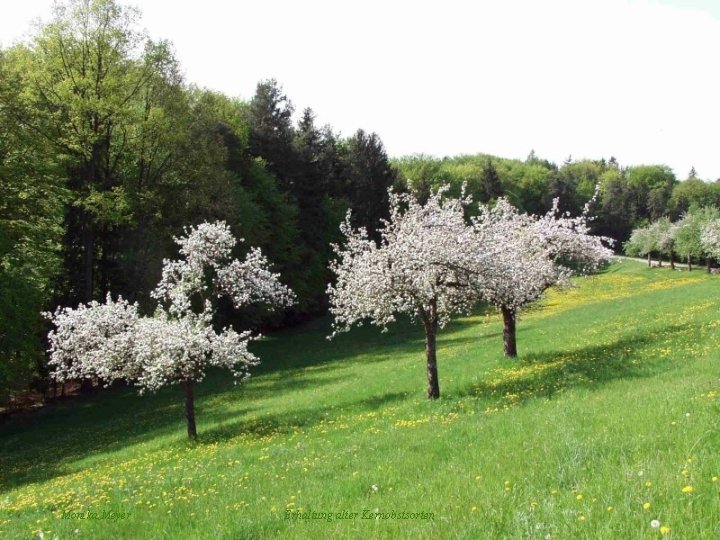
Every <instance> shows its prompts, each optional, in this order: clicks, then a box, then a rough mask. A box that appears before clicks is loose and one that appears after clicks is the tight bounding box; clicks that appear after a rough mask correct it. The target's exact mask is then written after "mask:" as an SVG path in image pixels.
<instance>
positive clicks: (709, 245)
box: [624, 205, 720, 272]
mask: <svg viewBox="0 0 720 540" xmlns="http://www.w3.org/2000/svg"><path fill="white" fill-rule="evenodd" d="M624 247H625V253H626V254H627V255H630V256H642V257H645V256H646V257H647V262H648V266H652V257H653V256H656V257H657V260H658V263H657V264H658V266H662V264H663V257H665V258H667V259H668V264H669V266H670V268H672V269H673V270H674V269H675V262H676V261H678V259H679V260H680V261H683V262H685V263H686V264H687V269H688V270H692V265H693V262H697V263H704V264H705V267H706V268H707V271H708V272H710V271H712V265H713V261H717V260H720V210H719V209H718V207H717V206H702V207H700V206H697V205H693V206H692V207H691V208H690V210H688V211H687V212H685V213H684V214H683V216H682V218H681V219H679V220H677V221H674V222H673V221H671V220H670V219H668V218H666V217H664V218H660V219H658V220H657V221H653V222H652V223H650V224H648V225H644V226H640V227H637V228H636V229H635V230H633V232H632V235H631V236H630V239H629V240H628V241H627V242H625V246H624Z"/></svg>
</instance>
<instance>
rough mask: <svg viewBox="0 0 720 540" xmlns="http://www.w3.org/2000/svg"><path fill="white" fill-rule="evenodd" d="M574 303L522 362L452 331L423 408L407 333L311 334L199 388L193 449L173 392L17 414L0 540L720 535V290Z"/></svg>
mask: <svg viewBox="0 0 720 540" xmlns="http://www.w3.org/2000/svg"><path fill="white" fill-rule="evenodd" d="M577 284H578V287H577V288H575V289H572V290H569V291H564V292H557V291H552V292H551V293H550V294H549V295H548V296H547V298H545V299H544V300H543V301H542V302H541V303H540V304H539V305H538V306H537V307H536V308H535V309H533V310H531V311H529V312H527V313H525V314H524V315H523V316H522V318H521V320H520V321H519V323H518V349H519V355H520V357H519V358H518V359H516V360H508V359H506V358H504V357H503V356H502V325H501V321H500V318H499V316H498V315H497V314H496V313H495V312H487V313H479V314H477V315H476V316H473V317H467V318H461V319H459V320H457V321H455V322H454V323H453V324H452V325H450V326H449V327H447V328H446V329H444V330H443V331H442V332H441V335H440V339H439V341H438V367H439V372H440V388H441V395H442V397H441V398H440V400H438V401H436V402H428V401H427V399H426V398H425V390H426V375H425V360H424V350H423V334H422V329H421V328H420V326H413V325H411V324H409V323H408V322H400V323H397V324H395V325H394V326H393V327H391V328H390V331H389V332H387V333H385V334H382V333H381V332H380V331H379V330H378V329H376V328H374V327H363V328H360V329H357V330H354V331H352V332H350V333H348V334H344V335H342V336H340V337H338V338H336V339H335V340H333V341H331V342H328V341H327V339H326V336H327V335H328V334H329V333H330V330H329V323H330V321H329V320H328V319H323V320H318V321H314V322H312V323H310V324H308V325H306V326H304V327H302V328H298V329H294V330H291V331H286V332H282V333H278V334H276V335H272V336H270V337H268V338H265V339H263V340H262V341H260V342H257V343H256V344H255V345H254V346H253V350H254V352H256V353H257V354H258V355H259V356H260V357H261V359H262V362H263V365H262V366H261V367H259V368H257V369H256V371H255V373H254V376H253V378H252V379H250V380H249V381H248V382H247V383H246V384H244V385H238V386H235V385H234V384H233V381H232V379H231V377H230V376H229V375H228V374H226V373H222V374H221V373H214V374H212V376H210V377H208V378H207V379H206V380H205V381H204V382H203V383H202V384H200V385H198V387H197V395H196V406H197V421H198V432H199V438H198V440H197V441H196V442H189V441H188V440H187V438H186V432H185V421H184V417H183V406H182V391H181V389H180V388H177V387H175V388H169V389H166V390H163V391H161V392H159V393H157V394H154V395H153V394H149V395H145V396H140V397H138V396H137V395H136V393H135V391H134V390H133V389H130V388H116V389H111V390H109V391H108V392H105V393H102V394H100V395H97V396H92V397H90V398H82V399H77V400H75V401H73V402H65V403H62V404H59V405H57V406H50V407H46V408H45V409H44V410H41V411H38V412H35V413H31V414H27V415H23V416H22V417H17V418H15V419H13V420H12V421H11V422H10V423H9V424H8V425H6V426H4V427H2V428H0V458H1V460H0V538H3V539H4V538H8V539H14V538H33V537H38V536H40V534H39V533H42V536H44V538H45V539H51V538H58V539H67V538H86V539H105V538H107V539H144V538H157V539H171V538H172V539H176V538H198V539H202V538H222V539H245V538H250V539H252V538H287V539H307V538H316V539H324V538H414V539H421V538H467V539H483V538H538V539H546V538H552V539H573V540H574V539H581V538H589V539H597V538H607V539H616V538H617V539H625V540H630V539H652V538H662V537H664V538H678V539H679V538H685V539H693V540H695V539H703V538H718V537H720V481H719V480H718V477H719V476H720V400H719V399H718V392H720V354H719V353H718V345H719V344H720V309H719V308H720V294H719V292H720V277H717V276H709V275H707V274H706V273H704V272H703V271H701V270H698V271H693V272H691V273H688V272H680V271H676V272H673V271H670V270H668V269H648V268H646V267H644V266H643V265H642V264H640V263H638V262H635V261H629V260H627V261H624V262H622V263H620V264H615V265H613V266H611V267H610V268H609V269H608V270H607V271H605V272H604V273H602V274H601V275H599V276H596V277H592V278H587V279H580V280H578V281H577ZM88 512H94V513H95V515H94V516H93V518H92V519H88V518H87V513H88ZM312 512H314V513H316V516H315V517H316V519H311V518H312V517H313V516H312V514H310V515H307V514H304V513H312ZM376 512H379V514H376ZM393 512H394V517H393V514H392V513H393ZM403 513H405V514H403ZM353 514H357V515H355V516H353ZM80 516H84V519H80ZM653 520H657V521H658V523H655V525H656V526H657V527H653V525H652V524H651V522H652V521H653Z"/></svg>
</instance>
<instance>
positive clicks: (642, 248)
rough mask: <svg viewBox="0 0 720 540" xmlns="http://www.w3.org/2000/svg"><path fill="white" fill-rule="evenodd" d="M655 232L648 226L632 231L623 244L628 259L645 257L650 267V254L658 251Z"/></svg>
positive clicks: (657, 240) (657, 239)
mask: <svg viewBox="0 0 720 540" xmlns="http://www.w3.org/2000/svg"><path fill="white" fill-rule="evenodd" d="M657 232H658V231H657V230H656V229H655V228H653V227H651V226H650V225H648V226H646V227H637V228H635V229H633V232H632V234H631V235H630V238H629V239H628V241H627V242H625V245H624V248H625V254H626V255H628V256H630V257H636V256H640V257H645V256H647V265H648V266H652V252H653V251H657V250H658V243H659V238H658V234H657Z"/></svg>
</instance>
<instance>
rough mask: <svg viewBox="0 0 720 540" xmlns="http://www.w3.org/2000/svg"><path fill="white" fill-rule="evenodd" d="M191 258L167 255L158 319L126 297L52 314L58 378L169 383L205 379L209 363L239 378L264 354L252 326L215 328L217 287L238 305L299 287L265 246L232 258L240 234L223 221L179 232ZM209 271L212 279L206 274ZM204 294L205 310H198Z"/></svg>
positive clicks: (282, 296) (275, 300)
mask: <svg viewBox="0 0 720 540" xmlns="http://www.w3.org/2000/svg"><path fill="white" fill-rule="evenodd" d="M176 242H177V243H178V244H179V245H180V253H181V254H182V255H184V257H185V259H184V260H181V261H168V260H166V261H165V264H164V268H163V274H162V280H161V282H160V284H159V285H158V287H157V289H156V290H155V291H154V292H153V295H154V296H155V298H157V299H158V300H161V301H165V302H166V303H167V304H168V307H167V309H166V308H164V307H163V306H159V307H158V308H157V310H156V311H155V314H154V316H152V317H142V316H140V314H139V312H138V306H137V304H130V303H128V302H127V301H126V300H123V298H122V297H120V298H118V300H117V301H113V300H112V298H111V296H110V294H108V295H107V298H106V300H105V303H104V304H100V303H98V302H95V301H93V302H90V303H89V304H88V305H80V306H79V307H78V308H76V309H70V308H58V309H57V310H56V311H55V312H54V313H52V314H46V315H47V316H48V317H49V318H51V319H52V322H53V324H54V325H55V327H56V329H55V330H52V331H51V332H50V333H49V334H48V339H49V342H50V349H49V352H50V366H51V368H52V375H53V377H54V378H55V379H56V380H58V381H65V380H68V379H81V378H94V379H99V380H101V381H103V382H104V383H106V384H109V383H110V382H112V381H113V380H116V379H125V380H128V381H131V382H133V383H135V384H136V385H138V386H139V387H140V389H141V391H143V390H156V389H158V388H160V387H162V386H164V385H166V384H171V383H175V382H180V381H186V380H194V381H197V380H201V379H202V378H203V376H204V374H205V370H206V368H207V367H208V366H220V367H226V368H228V369H230V370H232V371H233V373H234V375H235V376H236V377H238V378H239V379H244V378H246V377H247V376H248V372H247V369H248V368H249V367H250V366H253V365H256V364H257V363H258V359H257V358H256V357H255V356H254V355H253V354H252V353H250V352H249V351H248V350H247V344H248V342H249V341H250V340H251V339H253V338H252V336H251V335H250V332H242V333H237V332H235V331H234V330H233V329H231V328H225V329H224V330H223V331H222V332H220V333H219V334H218V333H216V332H215V331H214V329H213V327H212V317H213V309H212V304H211V302H210V300H209V297H210V296H211V293H213V292H214V293H215V294H216V295H217V296H221V295H228V296H229V297H230V298H231V299H232V301H233V303H234V305H235V306H237V307H240V306H243V305H246V304H247V303H249V302H255V301H258V302H266V303H268V304H271V305H275V306H287V305H290V304H291V303H292V302H293V296H294V295H293V293H292V291H290V290H289V289H288V288H287V287H285V286H284V285H282V284H281V283H280V282H279V280H278V275H277V274H273V273H271V272H270V271H269V270H268V269H267V266H268V261H267V259H265V257H264V256H263V255H262V253H261V252H260V250H258V249H252V250H251V251H250V253H249V254H248V255H247V257H246V259H245V261H244V262H242V263H241V262H239V261H237V260H233V261H232V262H230V263H226V262H225V261H227V259H228V257H229V255H230V251H231V250H232V248H233V246H234V245H235V239H234V238H233V236H232V234H231V233H230V229H229V227H227V225H225V224H224V223H221V222H218V223H203V224H202V225H199V226H198V227H196V228H191V229H190V230H188V231H187V236H184V237H181V238H177V239H176ZM208 275H210V276H211V277H210V279H208V277H207V276H208ZM196 295H197V296H199V297H200V298H201V299H202V300H203V302H202V308H201V310H200V311H201V312H200V313H199V314H198V313H195V312H193V310H192V299H193V297H195V296H196Z"/></svg>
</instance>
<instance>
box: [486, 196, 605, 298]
mask: <svg viewBox="0 0 720 540" xmlns="http://www.w3.org/2000/svg"><path fill="white" fill-rule="evenodd" d="M557 205H558V201H557V199H556V200H555V201H554V202H553V207H552V209H551V210H550V211H549V212H548V213H547V214H545V215H544V216H540V217H536V216H531V215H528V214H525V213H521V212H519V211H518V210H517V209H516V208H515V207H513V206H512V205H511V204H510V203H509V202H508V201H507V200H505V199H502V198H501V199H499V200H498V201H497V204H496V205H495V206H494V207H492V208H491V207H489V206H486V205H480V215H479V216H478V217H476V218H474V219H473V225H474V229H475V232H476V234H477V235H478V241H476V242H475V244H474V245H475V246H477V247H478V248H479V249H480V251H479V252H478V253H477V254H476V256H477V258H478V261H480V264H479V265H478V266H477V268H478V270H479V272H480V274H479V278H480V280H479V283H478V286H479V287H481V288H482V290H483V298H484V300H486V301H487V302H489V303H490V304H492V305H493V306H495V307H497V308H506V309H509V310H511V311H513V312H515V311H517V310H519V309H521V308H522V307H524V306H526V305H528V304H529V303H531V302H534V301H535V300H537V299H538V298H539V297H540V296H541V295H542V293H543V292H544V291H545V290H547V289H548V288H549V287H551V286H553V285H568V284H569V281H568V280H569V278H570V277H571V276H573V275H576V274H584V273H588V272H591V271H594V270H596V269H597V268H599V267H600V265H602V264H604V263H605V262H607V261H609V260H610V258H611V256H612V251H611V250H610V249H609V248H607V247H606V246H605V245H604V243H609V242H611V240H610V239H607V238H603V237H598V236H594V235H591V234H590V231H589V226H588V224H587V217H586V215H585V214H583V215H581V216H579V217H576V218H571V217H569V216H567V215H559V212H558V209H557Z"/></svg>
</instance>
